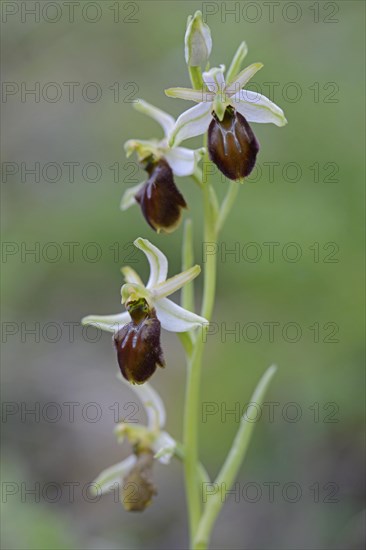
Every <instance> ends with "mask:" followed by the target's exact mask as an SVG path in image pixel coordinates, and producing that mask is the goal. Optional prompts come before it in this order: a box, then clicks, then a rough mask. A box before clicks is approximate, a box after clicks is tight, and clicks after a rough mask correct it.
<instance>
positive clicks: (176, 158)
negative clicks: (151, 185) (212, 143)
mask: <svg viewBox="0 0 366 550" xmlns="http://www.w3.org/2000/svg"><path fill="white" fill-rule="evenodd" d="M165 158H166V160H167V161H168V164H169V165H170V167H171V169H172V170H173V172H174V174H175V175H176V176H190V175H191V174H193V172H194V168H195V152H194V151H193V150H192V149H186V148H185V147H174V148H173V149H167V150H166V151H165Z"/></svg>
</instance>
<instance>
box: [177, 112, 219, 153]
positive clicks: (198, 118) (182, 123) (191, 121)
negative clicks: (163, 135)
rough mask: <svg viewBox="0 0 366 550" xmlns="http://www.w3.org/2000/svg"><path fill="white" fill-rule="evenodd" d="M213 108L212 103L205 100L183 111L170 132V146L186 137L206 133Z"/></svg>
mask: <svg viewBox="0 0 366 550" xmlns="http://www.w3.org/2000/svg"><path fill="white" fill-rule="evenodd" d="M211 110H212V103H211V102H204V103H199V104H198V105H195V106H194V107H191V108H190V109H188V111H185V112H184V113H182V114H181V115H180V117H178V119H177V122H176V123H175V126H174V128H173V130H172V132H171V134H170V139H169V145H170V147H173V146H176V145H178V144H179V143H180V142H181V141H183V140H184V139H188V138H191V137H195V136H199V135H200V134H204V133H205V132H206V130H207V128H208V127H209V124H210V122H211V120H212V116H211Z"/></svg>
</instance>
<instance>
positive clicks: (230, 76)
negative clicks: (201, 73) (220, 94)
mask: <svg viewBox="0 0 366 550" xmlns="http://www.w3.org/2000/svg"><path fill="white" fill-rule="evenodd" d="M247 53H248V46H247V45H246V43H245V42H242V43H241V44H240V46H239V48H238V49H237V50H236V52H235V55H234V57H233V60H232V62H231V65H230V67H229V69H228V71H227V73H226V82H227V83H228V84H230V83H231V82H232V81H233V80H234V78H235V76H236V75H237V74H238V72H239V71H240V67H241V64H242V63H243V61H244V58H245V56H246V55H247Z"/></svg>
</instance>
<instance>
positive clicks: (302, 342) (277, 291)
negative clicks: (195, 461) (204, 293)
mask: <svg viewBox="0 0 366 550" xmlns="http://www.w3.org/2000/svg"><path fill="white" fill-rule="evenodd" d="M23 4H24V5H25V4H26V7H27V8H28V9H31V7H32V6H33V5H35V4H38V5H39V6H40V7H41V8H36V9H41V11H40V13H39V18H38V19H37V16H32V15H27V14H26V12H25V11H24V10H25V8H24V6H22V5H23ZM51 4H53V6H52V5H51ZM54 4H55V3H50V2H40V3H37V2H4V3H3V4H2V9H3V14H2V16H3V24H2V27H3V36H2V46H3V61H4V63H3V73H2V80H3V86H4V83H5V88H4V87H3V92H5V95H4V93H3V97H2V113H3V140H2V160H3V163H4V162H5V163H9V164H6V165H4V164H3V177H2V198H3V218H2V219H3V228H4V237H3V241H4V243H3V258H2V271H3V278H2V284H3V287H2V297H3V300H2V303H3V313H2V327H3V334H2V347H3V359H4V360H3V371H2V382H3V384H2V391H3V418H2V435H3V441H4V443H5V446H4V447H3V457H2V458H3V460H2V489H3V495H2V513H3V525H2V527H3V528H2V537H3V541H2V547H3V548H6V549H41V548H52V549H54V548H55V549H56V548H59V549H83V548H90V549H119V548H124V549H130V548H131V549H132V548H149V549H155V548H167V549H168V548H176V549H178V548H179V549H183V548H187V545H188V539H187V521H186V512H185V497H184V486H183V478H182V469H181V466H180V464H177V463H175V462H174V463H173V464H172V465H171V466H170V467H166V466H161V465H156V467H155V471H154V476H155V483H156V484H157V486H158V489H159V494H158V496H157V497H156V498H155V500H154V502H153V504H152V506H151V507H150V508H149V509H148V510H147V511H146V512H145V513H144V514H143V515H134V514H128V513H127V512H125V511H124V510H123V508H122V506H120V505H119V504H117V503H115V502H114V499H113V495H109V496H106V497H103V498H102V499H100V500H99V501H98V502H91V501H90V498H89V497H88V496H87V493H85V487H86V486H87V483H88V482H90V481H92V480H93V479H94V478H95V476H96V475H97V474H98V473H99V472H100V471H101V470H102V469H103V468H105V467H107V466H109V465H111V464H114V463H115V462H118V461H120V460H122V458H124V457H125V456H127V455H128V453H129V447H128V445H127V444H124V445H123V446H122V447H121V446H119V445H117V443H116V440H115V436H114V434H113V427H114V411H115V410H116V407H117V406H119V408H120V411H122V413H123V412H124V411H123V407H126V404H128V402H131V401H134V396H133V394H130V392H128V389H126V388H125V387H124V386H122V387H121V386H120V385H118V384H116V378H115V375H116V372H117V368H116V359H115V353H114V350H113V347H112V345H111V341H110V337H109V336H108V335H107V334H103V336H102V337H101V338H100V339H98V338H96V336H95V333H93V332H92V331H90V332H88V333H85V332H83V331H82V329H81V327H80V325H79V320H80V319H81V317H83V316H84V315H86V314H89V313H101V314H108V313H113V312H117V311H119V308H120V306H119V299H120V298H119V291H120V286H121V283H122V279H121V275H120V271H119V268H120V266H122V265H123V264H124V263H128V262H129V261H130V262H131V260H132V261H133V264H132V265H133V267H134V268H135V269H137V270H138V271H139V272H140V273H141V274H142V275H144V276H146V275H147V274H148V269H147V264H146V260H145V258H144V257H143V256H142V254H133V255H131V251H132V247H131V244H130V243H131V242H132V241H133V240H134V239H135V238H136V237H137V236H142V237H145V238H148V239H150V240H151V241H152V242H153V243H154V244H156V245H158V246H159V247H160V248H161V249H162V250H163V251H164V252H165V253H166V254H167V256H168V258H169V262H170V274H174V273H176V272H177V271H178V270H179V269H180V246H181V240H182V227H181V228H179V230H177V231H176V232H175V233H174V234H173V235H170V236H164V235H162V236H157V235H156V234H155V233H154V232H153V231H152V230H150V228H149V227H148V226H147V224H146V223H145V221H144V219H143V218H142V216H141V215H140V211H139V209H138V208H133V209H130V210H129V211H128V212H126V213H122V212H121V211H120V210H119V201H120V197H121V195H122V193H123V191H124V190H125V189H126V188H127V187H129V186H130V185H132V184H136V183H138V182H139V181H141V180H142V179H143V172H142V171H141V170H139V171H137V170H135V168H134V166H133V165H131V164H130V165H128V164H127V161H126V159H125V157H124V153H123V143H124V142H125V141H126V140H127V139H130V138H135V137H136V138H143V139H148V138H150V137H153V136H156V137H160V136H161V133H160V129H159V127H158V126H157V125H156V124H155V123H154V122H153V121H151V120H149V119H148V118H147V117H144V116H143V115H142V114H140V113H137V112H136V111H134V109H133V108H132V107H133V105H132V103H131V102H130V101H131V99H133V98H138V97H142V98H144V99H145V100H147V101H149V102H151V103H153V104H156V105H157V106H159V107H161V108H163V109H165V110H167V111H169V112H170V113H172V114H173V115H174V116H177V115H178V114H179V113H180V112H182V111H183V110H185V109H186V108H188V107H189V106H190V105H189V103H187V102H184V101H180V100H173V99H169V98H167V97H165V95H164V92H163V90H164V88H167V87H171V86H188V85H189V79H188V76H187V73H186V69H185V63H184V55H183V36H184V31H185V24H186V18H187V16H188V15H189V14H192V13H194V11H195V10H196V9H201V10H202V11H203V12H204V13H206V14H207V13H208V12H210V13H212V15H209V16H208V18H207V22H208V24H209V25H210V27H211V31H212V37H213V51H212V55H211V64H212V65H213V66H215V65H218V64H220V63H225V64H226V66H228V64H229V63H230V61H231V57H232V55H233V53H234V51H235V50H236V48H237V46H238V45H239V43H240V42H241V41H242V40H245V41H246V42H247V44H248V47H249V54H248V56H247V59H246V62H247V63H248V64H250V63H252V62H255V61H261V62H263V63H264V69H263V70H262V71H261V72H260V73H259V74H258V75H256V77H255V79H254V81H255V83H256V84H257V85H259V86H260V88H259V89H260V90H261V91H262V93H264V94H265V95H270V97H271V99H273V100H274V101H275V102H276V103H278V104H279V105H280V106H281V107H282V108H283V109H284V111H285V114H286V116H287V118H288V121H289V124H288V125H287V126H286V127H284V128H277V127H275V126H274V125H255V124H253V125H252V128H253V130H254V132H255V134H256V136H257V138H258V139H259V141H260V143H261V151H260V155H259V160H258V162H259V166H260V169H261V173H259V172H256V173H255V174H253V176H251V177H250V178H249V179H248V181H247V182H246V183H245V184H244V185H243V186H242V187H241V189H240V194H239V198H238V200H237V202H236V204H235V207H234V208H233V211H232V214H231V215H230V218H229V220H228V223H227V225H226V226H225V229H224V231H223V233H222V235H221V237H220V242H219V243H218V288H217V301H216V307H215V311H214V317H213V322H214V323H216V324H214V325H212V332H213V334H212V335H210V336H209V337H208V345H207V348H206V352H205V357H204V370H203V383H202V403H203V405H202V407H203V409H202V410H203V411H204V410H205V407H206V406H207V403H215V404H216V405H214V407H215V411H217V412H216V413H215V414H212V415H210V416H208V417H207V418H206V417H205V416H204V415H202V416H201V418H200V419H199V423H200V437H201V439H200V451H201V457H202V460H203V462H204V463H205V464H206V465H207V469H208V470H209V472H210V474H211V475H212V476H215V474H216V472H217V471H218V468H219V467H220V465H221V464H222V461H223V459H224V457H225V455H226V452H227V450H228V448H229V446H230V444H231V441H232V439H233V437H234V434H235V432H236V430H237V427H238V416H239V413H240V411H241V410H242V408H243V407H244V405H245V403H247V402H248V400H249V399H250V395H251V392H252V391H253V389H254V387H255V384H256V382H257V381H258V379H259V378H260V376H261V374H262V373H263V372H264V370H265V369H266V367H267V366H268V365H269V364H271V363H273V362H275V363H277V364H278V366H279V370H278V373H277V375H276V377H275V379H274V381H273V383H272V385H271V387H270V390H269V392H268V395H267V401H268V402H270V403H272V407H273V411H274V413H273V417H271V418H270V417H269V406H267V407H265V408H263V411H262V417H261V419H260V420H259V421H258V423H257V426H256V429H255V435H254V438H253V441H252V446H251V448H250V451H249V453H248V455H247V458H246V461H245V463H244V465H243V467H242V469H241V471H240V476H239V478H238V483H239V485H238V486H237V488H236V489H237V493H236V495H231V496H229V498H228V500H227V503H226V505H225V506H224V508H223V511H222V513H221V515H220V516H219V519H218V522H217V524H216V527H215V530H214V532H213V538H212V548H217V549H219V548H220V549H221V548H237V549H239V548H240V549H249V548H250V549H251V550H254V549H261V550H267V549H268V550H269V549H292V550H294V549H296V550H303V549H304V550H305V549H309V550H310V549H312V550H313V549H314V550H315V549H316V550H319V549H330V548H336V549H344V548H348V549H359V548H362V547H363V544H364V541H363V535H362V513H363V512H362V511H363V497H362V489H363V476H362V471H363V465H364V446H363V421H364V405H363V398H364V378H363V334H364V325H363V322H364V321H363V305H362V303H363V285H362V281H363V257H364V253H363V236H362V226H363V204H362V202H363V201H362V199H361V197H362V191H361V189H362V188H361V184H362V180H363V178H362V173H363V164H364V151H365V149H364V147H365V143H364V137H363V124H364V122H363V120H364V110H363V98H364V70H363V67H364V56H363V46H364V31H363V26H362V22H363V19H364V3H363V2H358V1H356V2H353V1H341V2H315V3H312V2H295V3H293V2H292V3H289V2H279V3H278V6H277V7H276V6H275V8H274V9H275V11H274V15H273V17H272V16H270V12H269V6H268V3H265V2H258V3H255V5H254V3H253V2H250V3H248V2H226V3H221V2H206V3H203V4H202V3H199V2H183V1H169V2H155V1H138V2H109V1H104V2H99V3H98V2H94V3H90V2H83V1H82V2H80V3H77V4H78V5H79V7H77V6H75V12H74V19H73V21H71V20H70V15H69V13H70V12H68V9H69V8H67V6H65V5H64V4H65V3H64V2H57V3H56V4H57V5H58V7H59V9H58V10H56V8H55V7H54ZM91 4H93V5H94V7H93V5H91ZM266 4H267V5H266ZM289 4H292V6H291V5H289ZM46 5H48V7H47V8H45V6H46ZM95 6H96V7H95ZM82 9H83V10H84V11H82ZM230 9H234V10H236V11H235V14H236V15H235V14H232V15H230V14H229V13H227V12H228V10H230ZM4 10H6V11H4ZM22 10H23V11H22ZM11 11H14V12H16V13H14V14H13V15H10V12H11ZM6 14H9V15H6ZM99 16H100V17H99ZM36 19H37V20H36ZM52 19H53V20H54V22H51V20H52ZM93 19H95V22H92V20H93ZM291 21H292V22H291ZM37 82H38V83H39V86H40V88H39V90H40V91H39V97H38V98H37V99H39V101H36V100H35V96H32V95H25V96H24V97H22V95H21V90H22V89H23V92H24V91H25V89H26V88H27V89H31V88H34V87H35V86H37V84H36V83H37ZM52 82H53V83H56V87H55V86H53V87H52V86H50V85H49V83H52ZM67 83H69V84H67ZM70 83H75V84H70ZM89 83H96V86H95V85H90V84H89ZM268 83H272V87H273V90H274V95H273V93H272V94H271V93H270V92H269V84H268ZM291 83H292V84H291ZM293 83H295V84H293ZM88 84H89V85H88ZM72 87H73V89H74V92H75V97H74V101H70V98H69V95H68V94H69V90H70V89H71V88H72ZM60 90H61V97H59V98H57V97H56V96H57V93H58V92H59V91H60ZM96 90H98V91H99V93H100V94H101V96H100V97H99V98H97V100H96V101H94V102H93V101H92V99H93V97H94V95H95V92H96ZM117 91H118V92H117ZM55 94H56V95H55ZM54 97H55V98H56V99H57V100H56V101H54V102H53V101H52V98H54ZM184 145H187V146H190V145H192V146H200V141H199V139H194V140H191V142H186V143H185V144H184ZM133 160H134V159H133ZM37 162H38V163H39V170H40V177H39V181H35V179H36V178H35V177H34V176H32V175H31V174H29V173H28V174H26V173H23V174H22V165H21V163H24V164H23V172H24V168H26V169H29V168H32V167H34V165H35V163H37ZM48 163H56V164H53V165H48ZM65 163H78V164H75V165H74V167H75V177H74V181H71V179H72V178H70V177H69V168H68V167H69V166H70V164H65ZM88 163H96V164H97V165H98V167H99V168H98V169H99V174H97V172H96V171H95V168H93V165H90V164H88ZM116 163H118V164H116ZM266 163H267V164H266ZM268 163H270V164H268ZM273 163H277V164H275V165H274V164H273ZM289 163H296V164H295V165H294V164H290V165H289ZM270 165H271V166H273V167H274V168H273V169H274V178H271V174H270V171H269V166H270ZM59 167H61V172H60V171H59ZM111 167H113V168H111ZM117 167H118V172H117ZM42 171H43V174H42ZM12 172H16V173H14V175H12ZM96 174H97V175H96ZM93 178H95V179H96V180H97V181H94V182H93V181H91V180H92V179H93ZM52 179H54V180H55V181H54V182H52V181H51V180H52ZM213 180H214V186H215V189H216V190H217V193H218V195H219V196H220V197H221V196H223V193H224V191H225V189H226V187H227V182H225V181H222V180H221V178H220V177H219V176H218V175H215V176H214V178H213ZM177 184H178V186H179V188H180V190H181V191H182V193H183V194H184V196H185V198H186V200H187V202H188V203H189V211H188V212H187V213H186V214H185V216H189V217H191V218H192V219H193V221H194V228H195V252H196V261H197V263H200V264H202V262H203V257H202V251H203V246H204V245H203V243H202V236H201V235H202V233H201V229H202V207H201V202H200V200H201V198H200V193H199V190H198V188H197V187H196V186H195V185H194V183H192V181H191V180H190V179H189V178H177ZM269 242H271V243H278V244H276V245H273V246H275V249H274V257H273V261H270V258H269V255H268V250H269V248H268V247H269V245H265V244H264V243H269ZM37 243H38V244H37ZM49 243H56V245H50V244H49ZM65 243H77V244H75V245H70V244H65ZM88 243H96V245H90V244H88ZM248 243H255V244H254V245H251V246H252V248H251V247H250V246H249V245H248ZM289 243H296V244H295V245H289ZM329 243H331V244H329ZM71 246H75V254H74V258H72V257H70V255H69V253H68V250H69V249H70V247H71ZM95 246H97V248H96V247H95ZM34 247H39V248H38V252H37V253H36V255H34V254H33V255H32V254H25V251H26V249H32V248H34ZM68 247H69V248H68ZM97 249H98V250H99V252H100V258H97V259H96V261H93V258H94V257H95V256H94V254H95V251H96V250H97ZM229 249H235V250H236V251H237V255H232V254H231V255H229V254H227V255H225V251H228V250H229ZM36 250H37V248H36ZM60 251H61V252H60ZM256 251H257V253H258V254H259V255H260V254H261V256H260V257H258V260H257V261H250V260H252V259H253V257H254V256H255V252H256ZM258 251H259V252H258ZM238 252H239V256H238ZM295 252H296V253H297V254H299V258H298V259H297V261H291V258H294V254H295ZM201 284H202V283H201V281H197V285H196V299H197V305H199V303H200V300H201ZM272 322H273V323H276V325H273V326H274V330H275V332H274V337H273V338H270V337H269V332H268V331H269V328H268V326H269V325H268V323H272ZM236 323H237V325H235V324H236ZM248 323H251V324H249V325H248ZM289 323H290V325H289ZM235 326H237V327H239V330H240V333H239V334H238V333H236V336H235V334H234V335H233V334H226V335H225V329H228V330H230V329H233V328H235ZM72 327H74V330H73V331H72ZM310 327H312V328H310ZM32 329H34V330H35V333H31V332H29V331H30V330H32ZM294 331H295V332H294ZM72 332H74V334H73V335H72V334H71V333H72ZM70 334H71V335H70ZM296 334H297V335H298V337H296ZM93 339H95V340H97V341H94V342H93V341H92V340H93ZM225 339H226V342H225ZM290 340H297V341H290ZM163 345H164V351H165V356H166V360H167V368H166V369H165V370H164V371H162V370H161V371H159V372H157V373H156V375H155V376H154V378H153V381H152V383H153V385H154V387H155V388H157V389H158V390H159V391H160V392H161V394H162V396H163V398H164V401H165V403H166V406H167V410H168V424H167V429H168V430H169V432H170V433H171V434H173V435H174V436H176V437H178V438H180V437H181V431H182V405H183V397H184V383H185V365H184V357H183V353H182V351H181V347H180V343H179V341H178V339H177V337H176V335H174V334H171V333H164V334H163ZM52 403H56V405H52ZM70 403H74V405H70ZM90 403H97V408H96V406H94V408H93V406H90ZM116 404H118V405H116ZM37 407H38V409H37ZM72 407H74V419H72V418H71V416H70V410H71V408H72ZM31 409H34V410H35V411H36V413H35V414H33V415H32V414H26V411H27V410H31ZM228 410H235V411H236V412H235V414H231V415H230V414H227V411H228ZM96 412H97V413H98V414H99V413H100V414H99V416H100V418H97V421H95V422H93V421H92V419H93V418H94V416H95V414H96ZM125 412H126V409H125ZM127 412H130V410H128V411H127ZM135 417H136V418H139V419H140V420H141V421H144V414H143V411H142V410H141V409H140V410H139V411H138V412H137V413H136V416H135ZM52 420H54V421H52ZM272 483H273V484H274V485H273V487H274V496H273V498H270V497H269V485H268V484H272ZM55 484H56V485H55ZM70 484H74V485H73V486H74V497H73V498H71V497H70V491H71V489H70V487H71V485H70ZM289 484H290V485H289ZM30 490H34V491H35V493H34V494H31V493H29V492H27V491H30ZM295 501H296V502H295Z"/></svg>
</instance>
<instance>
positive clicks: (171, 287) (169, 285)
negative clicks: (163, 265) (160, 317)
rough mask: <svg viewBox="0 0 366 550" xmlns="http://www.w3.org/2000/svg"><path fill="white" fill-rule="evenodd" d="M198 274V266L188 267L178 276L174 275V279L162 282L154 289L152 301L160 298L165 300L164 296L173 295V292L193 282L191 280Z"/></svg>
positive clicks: (199, 269)
mask: <svg viewBox="0 0 366 550" xmlns="http://www.w3.org/2000/svg"><path fill="white" fill-rule="evenodd" d="M200 273H201V268H200V266H199V265H195V266H193V267H190V268H189V269H187V270H186V271H182V273H179V274H178V275H175V276H174V277H171V278H170V279H167V280H166V281H163V282H162V283H160V284H159V285H156V286H155V287H154V291H153V293H154V299H156V300H160V298H165V296H169V294H173V292H176V291H177V290H179V289H180V288H182V287H183V286H184V285H186V284H188V283H190V282H191V281H193V279H195V278H196V277H197V276H198V275H199V274H200Z"/></svg>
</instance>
